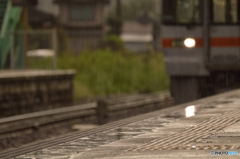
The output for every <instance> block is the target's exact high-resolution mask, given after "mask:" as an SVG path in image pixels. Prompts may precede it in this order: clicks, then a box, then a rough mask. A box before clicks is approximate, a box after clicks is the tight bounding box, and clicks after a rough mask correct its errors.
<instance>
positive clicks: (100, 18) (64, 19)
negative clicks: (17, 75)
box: [59, 1, 105, 53]
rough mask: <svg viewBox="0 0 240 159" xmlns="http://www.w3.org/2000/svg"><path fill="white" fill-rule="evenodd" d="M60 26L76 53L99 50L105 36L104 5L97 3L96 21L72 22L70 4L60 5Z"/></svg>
mask: <svg viewBox="0 0 240 159" xmlns="http://www.w3.org/2000/svg"><path fill="white" fill-rule="evenodd" d="M59 5H60V14H59V19H60V25H61V26H62V27H63V28H64V29H65V30H66V33H67V35H68V37H69V40H70V44H71V46H72V48H73V50H74V51H75V52H76V53H79V52H80V51H81V50H83V49H85V48H86V46H88V47H90V48H97V47H98V46H100V45H101V43H102V41H103V37H104V35H105V32H104V26H105V17H104V9H105V8H104V5H105V4H103V3H100V2H99V1H98V2H96V11H95V20H94V21H87V22H82V21H75V22H74V21H71V20H70V19H69V4H68V3H60V4H59Z"/></svg>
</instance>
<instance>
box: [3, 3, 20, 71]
mask: <svg viewBox="0 0 240 159" xmlns="http://www.w3.org/2000/svg"><path fill="white" fill-rule="evenodd" d="M6 3H7V5H6V10H5V14H4V19H3V23H2V27H1V30H0V68H1V69H3V68H4V66H5V63H6V60H7V56H8V54H9V53H10V50H11V31H14V30H15V29H16V26H17V24H18V23H19V21H20V20H21V15H22V11H23V9H22V7H13V6H12V3H11V0H6Z"/></svg>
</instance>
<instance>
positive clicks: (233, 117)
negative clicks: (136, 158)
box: [128, 110, 240, 151]
mask: <svg viewBox="0 0 240 159" xmlns="http://www.w3.org/2000/svg"><path fill="white" fill-rule="evenodd" d="M238 121H240V111H239V110H236V111H231V112H226V113H224V114H223V115H220V116H217V117H212V118H210V119H208V120H206V121H203V122H202V123H200V124H198V125H195V126H192V127H189V128H187V129H185V130H184V131H183V132H181V133H176V134H174V135H169V136H166V137H165V138H161V139H155V140H153V141H151V142H150V143H147V144H143V145H140V146H138V147H136V148H132V149H129V150H128V151H145V150H172V149H226V148H228V147H229V148H232V147H233V148H236V149H239V148H240V147H238V146H237V147H236V146H234V145H209V146H191V143H192V142H194V141H196V140H198V139H202V138H206V137H208V136H210V135H213V134H215V133H217V132H219V131H221V130H222V129H223V128H225V127H227V126H230V125H233V124H235V123H237V122H238Z"/></svg>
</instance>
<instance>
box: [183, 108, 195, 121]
mask: <svg viewBox="0 0 240 159" xmlns="http://www.w3.org/2000/svg"><path fill="white" fill-rule="evenodd" d="M195 112H196V109H195V106H194V105H192V106H188V107H186V108H185V116H186V117H187V118H188V117H192V116H194V115H196V114H195Z"/></svg>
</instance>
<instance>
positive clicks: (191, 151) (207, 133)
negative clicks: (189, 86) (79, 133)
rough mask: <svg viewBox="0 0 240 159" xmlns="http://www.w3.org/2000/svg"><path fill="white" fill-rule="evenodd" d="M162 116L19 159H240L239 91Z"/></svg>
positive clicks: (172, 110)
mask: <svg viewBox="0 0 240 159" xmlns="http://www.w3.org/2000/svg"><path fill="white" fill-rule="evenodd" d="M158 113H159V114H158V115H156V113H155V115H154V116H153V117H150V118H147V119H143V120H139V121H137V122H133V123H129V124H126V125H124V126H121V127H116V128H113V129H111V130H107V131H103V132H99V133H97V134H95V135H91V136H86V137H84V138H79V139H77V140H74V141H70V142H66V143H62V144H59V145H56V146H53V147H49V148H45V149H41V150H38V151H35V152H32V153H28V154H25V155H21V156H18V157H17V158H18V159H20V158H21V159H26V158H32V159H35V158H38V159H45V158H46V159H50V158H57V159H82V158H86V159H88V158H104V159H111V158H116V159H125V158H130V159H131V158H132V159H133V158H134V159H135V158H136V159H137V158H141V159H145V158H163V159H165V158H166V159H173V158H174V159H177V158H181V159H184V158H187V159H190V158H198V159H200V158H201V159H204V158H240V154H238V153H240V90H237V91H232V92H229V93H224V94H221V95H216V96H213V97H208V98H205V99H202V100H199V101H194V102H190V103H186V104H182V105H180V106H175V107H172V108H168V109H166V110H162V111H158Z"/></svg>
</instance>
